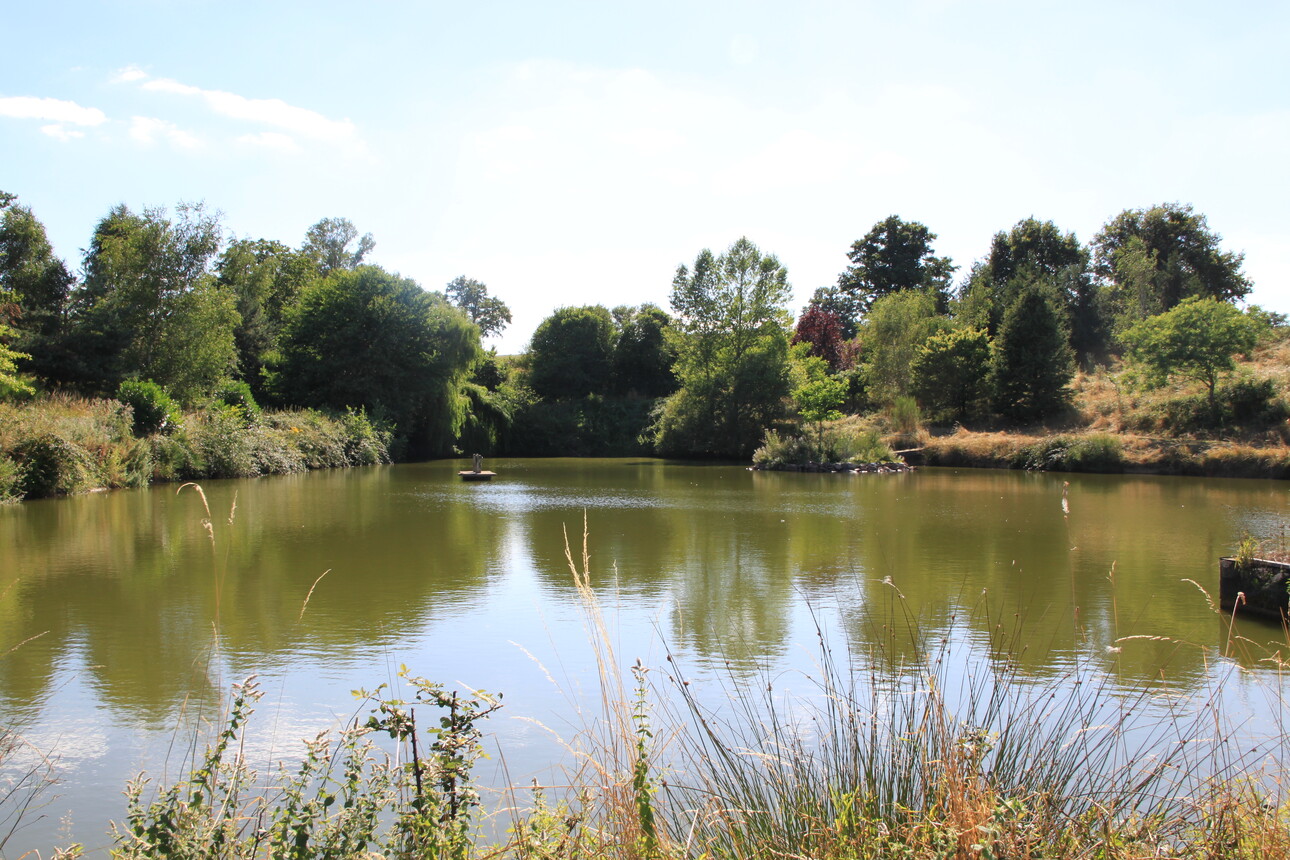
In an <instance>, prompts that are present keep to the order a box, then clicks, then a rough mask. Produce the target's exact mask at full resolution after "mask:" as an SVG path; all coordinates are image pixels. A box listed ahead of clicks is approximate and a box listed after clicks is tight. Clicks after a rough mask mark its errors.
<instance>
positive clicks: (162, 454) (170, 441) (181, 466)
mask: <svg viewBox="0 0 1290 860" xmlns="http://www.w3.org/2000/svg"><path fill="white" fill-rule="evenodd" d="M147 442H148V452H149V455H150V459H151V462H152V479H153V480H154V481H179V480H185V479H188V478H200V477H201V476H202V475H201V470H200V469H199V468H198V465H199V464H198V462H197V460H196V459H195V458H194V456H193V451H192V449H191V448H190V447H189V445H188V441H187V439H186V438H185V439H180V438H178V437H175V436H161V435H156V436H149V437H148V440H147Z"/></svg>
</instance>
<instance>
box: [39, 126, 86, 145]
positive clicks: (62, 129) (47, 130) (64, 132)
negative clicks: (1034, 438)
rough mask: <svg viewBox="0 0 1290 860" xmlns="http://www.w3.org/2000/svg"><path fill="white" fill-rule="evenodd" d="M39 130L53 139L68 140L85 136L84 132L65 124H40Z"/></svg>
mask: <svg viewBox="0 0 1290 860" xmlns="http://www.w3.org/2000/svg"><path fill="white" fill-rule="evenodd" d="M40 130H41V132H42V133H44V134H47V135H49V136H50V137H52V138H54V140H62V141H68V140H75V139H76V138H78V137H85V132H83V131H78V130H76V129H74V128H68V127H67V126H65V125H60V124H59V123H51V124H50V125H42V126H41V127H40Z"/></svg>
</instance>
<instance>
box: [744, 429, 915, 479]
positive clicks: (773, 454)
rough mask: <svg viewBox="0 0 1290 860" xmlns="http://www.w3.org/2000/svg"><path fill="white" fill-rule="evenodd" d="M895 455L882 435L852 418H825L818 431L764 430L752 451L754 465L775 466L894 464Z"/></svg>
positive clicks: (760, 466)
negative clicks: (764, 432) (760, 439)
mask: <svg viewBox="0 0 1290 860" xmlns="http://www.w3.org/2000/svg"><path fill="white" fill-rule="evenodd" d="M898 459H899V458H898V457H897V456H896V455H895V454H894V453H893V452H892V449H891V446H890V445H888V444H887V443H886V442H885V441H884V440H883V438H882V434H881V433H880V432H879V431H877V430H875V429H872V428H868V427H865V426H863V425H860V424H859V423H858V422H857V421H856V420H854V419H853V418H842V419H839V420H836V421H826V422H824V423H823V427H822V429H821V430H819V431H817V432H811V433H804V434H792V433H780V432H779V431H776V430H768V431H766V435H765V437H764V438H763V440H762V444H761V447H760V448H758V449H757V450H756V451H755V452H753V465H755V466H757V467H759V468H776V467H778V466H784V465H789V464H806V463H893V462H897V461H898Z"/></svg>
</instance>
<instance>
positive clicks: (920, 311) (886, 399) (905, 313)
mask: <svg viewBox="0 0 1290 860" xmlns="http://www.w3.org/2000/svg"><path fill="white" fill-rule="evenodd" d="M949 326H950V321H949V320H948V319H946V318H945V317H943V316H940V315H939V314H937V313H936V300H935V298H933V296H932V294H931V293H929V292H927V291H924V290H907V291H903V292H898V293H892V294H890V295H887V296H883V297H882V298H881V299H879V300H878V301H877V302H875V303H874V306H873V307H872V308H871V309H870V310H869V315H868V316H867V317H866V318H865V325H864V328H863V329H861V332H860V342H861V344H862V351H863V355H864V359H863V361H862V364H861V373H862V376H863V378H864V383H865V393H866V395H867V396H868V398H869V400H870V401H871V402H873V403H879V404H890V403H893V402H894V401H895V400H896V398H898V397H903V396H905V395H908V394H909V393H910V386H911V383H912V381H913V377H912V375H911V372H912V371H911V368H912V367H913V362H914V356H915V355H917V354H918V349H919V347H921V346H922V345H923V344H924V343H925V342H926V341H927V339H928V338H929V337H931V336H932V335H934V334H936V333H937V332H939V331H944V330H945V329H947V328H949Z"/></svg>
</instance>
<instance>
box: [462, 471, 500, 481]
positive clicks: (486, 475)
mask: <svg viewBox="0 0 1290 860" xmlns="http://www.w3.org/2000/svg"><path fill="white" fill-rule="evenodd" d="M457 474H458V475H460V476H461V479H462V480H463V481H488V480H491V479H492V478H493V476H495V475H496V474H497V473H496V472H475V471H472V470H470V469H463V470H462V471H460V472H458V473H457Z"/></svg>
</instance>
